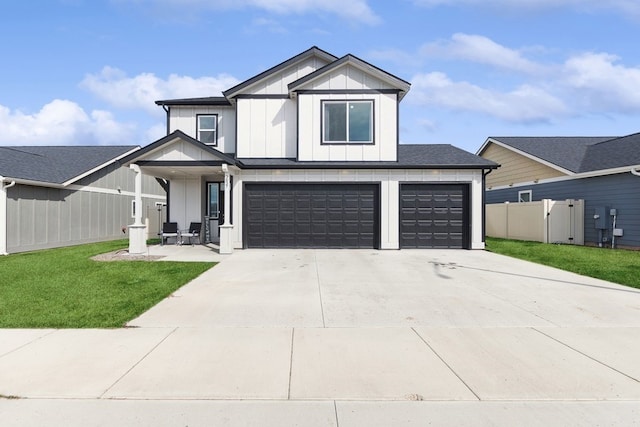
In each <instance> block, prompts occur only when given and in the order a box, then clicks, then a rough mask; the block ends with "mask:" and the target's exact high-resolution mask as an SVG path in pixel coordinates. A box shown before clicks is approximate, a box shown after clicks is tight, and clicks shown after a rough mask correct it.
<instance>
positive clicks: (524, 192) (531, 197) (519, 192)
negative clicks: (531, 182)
mask: <svg viewBox="0 0 640 427" xmlns="http://www.w3.org/2000/svg"><path fill="white" fill-rule="evenodd" d="M525 194H528V195H529V200H522V196H523V195H525ZM532 201H533V190H520V191H518V203H528V202H532Z"/></svg>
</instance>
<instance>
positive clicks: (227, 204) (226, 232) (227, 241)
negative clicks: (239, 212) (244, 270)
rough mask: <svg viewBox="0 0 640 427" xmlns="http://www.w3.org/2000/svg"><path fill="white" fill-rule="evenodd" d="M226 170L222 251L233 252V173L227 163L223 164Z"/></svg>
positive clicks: (223, 169)
mask: <svg viewBox="0 0 640 427" xmlns="http://www.w3.org/2000/svg"><path fill="white" fill-rule="evenodd" d="M222 171H223V172H224V223H222V225H220V253H221V254H230V253H232V252H233V246H232V244H231V234H232V231H233V225H232V224H231V223H230V219H231V174H230V173H229V167H228V165H227V164H223V165H222Z"/></svg>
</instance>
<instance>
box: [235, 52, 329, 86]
mask: <svg viewBox="0 0 640 427" xmlns="http://www.w3.org/2000/svg"><path fill="white" fill-rule="evenodd" d="M327 64H328V62H327V61H325V60H323V59H321V58H318V57H313V58H309V59H307V60H306V61H302V62H300V63H298V64H294V65H292V66H290V67H287V68H285V69H284V70H282V71H280V72H279V73H276V74H274V75H273V76H271V77H270V78H269V79H266V80H261V81H258V82H256V83H255V84H254V85H251V86H249V87H247V88H246V89H245V90H244V91H243V93H251V94H254V95H287V94H288V93H289V88H288V86H289V83H293V82H294V81H296V80H298V79H301V78H302V77H304V76H306V75H308V74H311V73H313V72H314V71H316V70H318V69H319V68H322V67H324V66H325V65H327Z"/></svg>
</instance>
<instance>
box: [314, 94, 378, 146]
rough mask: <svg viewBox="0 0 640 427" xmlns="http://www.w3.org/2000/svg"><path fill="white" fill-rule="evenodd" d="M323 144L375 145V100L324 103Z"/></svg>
mask: <svg viewBox="0 0 640 427" xmlns="http://www.w3.org/2000/svg"><path fill="white" fill-rule="evenodd" d="M322 121H323V123H322V142H323V143H343V144H344V143H355V144H372V143H373V100H367V101H323V102H322Z"/></svg>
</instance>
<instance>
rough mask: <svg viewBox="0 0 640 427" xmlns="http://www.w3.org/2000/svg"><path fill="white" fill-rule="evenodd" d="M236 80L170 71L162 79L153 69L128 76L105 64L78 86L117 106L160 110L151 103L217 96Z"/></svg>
mask: <svg viewBox="0 0 640 427" xmlns="http://www.w3.org/2000/svg"><path fill="white" fill-rule="evenodd" d="M238 82H239V81H238V80H237V79H236V78H234V77H232V76H229V75H226V74H220V75H218V76H217V77H200V78H193V77H189V76H178V75H176V74H171V75H170V76H169V77H168V78H167V79H166V80H163V79H161V78H159V77H156V76H155V74H153V73H142V74H138V75H137V76H135V77H128V76H127V75H126V74H125V73H124V71H121V70H119V69H117V68H113V67H109V66H106V67H104V68H103V69H102V71H101V72H100V73H97V74H87V75H86V76H85V78H84V80H82V82H81V83H80V86H81V87H83V88H85V89H87V90H89V91H91V92H92V93H94V94H95V95H96V96H98V97H99V98H101V99H103V100H105V101H107V102H108V103H109V104H111V105H113V106H115V107H118V108H129V109H143V110H146V111H148V112H150V113H152V114H156V115H160V114H163V112H162V109H160V108H159V107H158V106H157V105H155V101H157V100H160V99H173V98H191V97H203V96H221V92H222V91H223V90H226V89H229V88H230V87H233V86H234V85H236V84H237V83H238Z"/></svg>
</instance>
